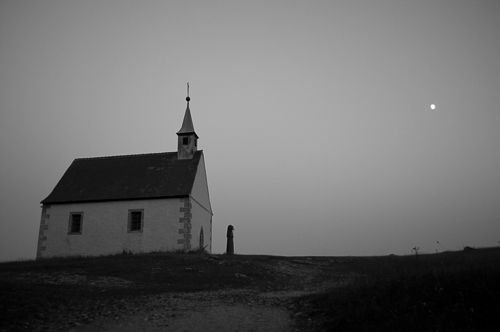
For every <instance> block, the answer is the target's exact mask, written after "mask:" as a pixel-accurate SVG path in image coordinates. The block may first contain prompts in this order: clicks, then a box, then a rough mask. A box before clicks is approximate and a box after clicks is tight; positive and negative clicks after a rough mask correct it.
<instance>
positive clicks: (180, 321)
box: [72, 260, 331, 332]
mask: <svg viewBox="0 0 500 332" xmlns="http://www.w3.org/2000/svg"><path fill="white" fill-rule="evenodd" d="M272 269H273V270H275V272H276V273H279V274H282V275H285V276H289V277H290V279H289V285H288V286H287V287H286V288H285V289H279V290H270V291H266V292H262V291H260V292H259V291H257V290H251V289H243V290H242V289H236V290H235V289H232V290H219V291H209V292H196V293H167V294H159V295H155V296H151V297H149V298H147V299H146V301H143V304H142V305H141V306H142V307H141V308H139V309H138V310H130V312H134V313H133V314H128V315H125V316H115V317H111V318H106V319H101V320H97V321H94V322H92V323H90V324H89V325H85V326H76V327H75V328H73V329H72V331H78V332H88V331H96V330H99V331H130V332H132V331H141V330H142V331H193V332H196V331H209V332H210V331H222V332H224V331H270V332H273V331H296V330H297V329H296V328H295V327H294V322H293V313H292V312H291V311H290V310H289V308H290V305H291V303H292V300H293V298H294V297H298V296H301V295H305V294H310V293H313V292H315V291H318V290H320V289H323V288H324V286H325V285H324V284H321V283H318V282H317V280H315V278H316V277H317V276H318V275H319V274H320V273H321V272H320V268H319V266H318V263H317V262H315V263H312V262H308V261H304V260H297V261H290V262H280V263H279V264H276V265H273V266H272ZM328 286H331V284H329V285H328ZM132 309H133V308H132Z"/></svg>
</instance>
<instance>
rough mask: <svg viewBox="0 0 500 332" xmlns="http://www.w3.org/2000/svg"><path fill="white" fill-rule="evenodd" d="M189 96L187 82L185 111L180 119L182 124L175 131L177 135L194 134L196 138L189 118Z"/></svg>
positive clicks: (191, 120)
mask: <svg viewBox="0 0 500 332" xmlns="http://www.w3.org/2000/svg"><path fill="white" fill-rule="evenodd" d="M190 100H191V98H190V97H189V83H188V84H187V97H186V102H187V106H186V113H185V114H184V120H183V121H182V126H181V129H179V131H178V132H177V135H179V134H194V135H195V136H196V138H198V135H196V133H195V131H194V126H193V119H192V118H191V110H190V109H189V101H190Z"/></svg>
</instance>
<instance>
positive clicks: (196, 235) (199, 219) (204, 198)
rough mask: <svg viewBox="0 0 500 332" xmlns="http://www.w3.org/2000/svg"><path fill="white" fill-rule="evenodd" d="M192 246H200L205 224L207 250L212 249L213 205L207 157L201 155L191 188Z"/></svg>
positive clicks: (196, 247) (194, 247)
mask: <svg viewBox="0 0 500 332" xmlns="http://www.w3.org/2000/svg"><path fill="white" fill-rule="evenodd" d="M190 199H191V214H192V218H191V247H192V249H198V248H199V247H200V245H199V244H200V242H199V240H200V229H201V227H202V226H203V234H204V237H205V241H204V242H205V243H204V244H205V250H207V251H208V252H211V251H212V207H211V205H210V196H209V193H208V183H207V174H206V170H205V158H204V157H203V154H202V155H201V158H200V162H199V163H198V169H197V172H196V177H195V179H194V183H193V189H192V190H191V198H190Z"/></svg>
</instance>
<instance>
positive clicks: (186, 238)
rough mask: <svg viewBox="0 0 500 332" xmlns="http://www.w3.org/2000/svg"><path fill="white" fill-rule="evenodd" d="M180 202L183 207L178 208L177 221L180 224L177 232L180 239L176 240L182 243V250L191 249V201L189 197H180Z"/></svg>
mask: <svg viewBox="0 0 500 332" xmlns="http://www.w3.org/2000/svg"><path fill="white" fill-rule="evenodd" d="M181 202H182V203H183V207H181V208H180V217H179V223H180V224H181V226H180V228H179V234H180V235H181V236H182V238H181V239H179V240H177V244H180V245H182V249H183V250H184V251H189V250H191V237H192V236H191V218H192V214H191V207H192V206H191V202H190V200H189V197H186V198H182V199H181Z"/></svg>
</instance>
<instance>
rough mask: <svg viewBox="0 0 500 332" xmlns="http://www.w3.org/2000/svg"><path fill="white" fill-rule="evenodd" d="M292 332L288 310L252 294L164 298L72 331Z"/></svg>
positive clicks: (183, 295)
mask: <svg viewBox="0 0 500 332" xmlns="http://www.w3.org/2000/svg"><path fill="white" fill-rule="evenodd" d="M96 330H99V331H130V332H132V331H141V330H142V331H209V332H210V331H292V330H293V327H292V321H291V319H290V315H289V313H288V312H287V310H286V307H283V306H280V305H279V304H278V302H276V301H273V300H270V299H269V298H264V297H262V298H261V297H260V296H259V294H256V293H254V292H251V291H214V292H201V293H176V294H164V295H159V296H154V297H152V298H150V300H149V301H148V302H147V304H146V305H145V307H144V309H143V310H139V311H138V312H137V313H135V314H134V315H131V316H126V317H115V318H113V319H106V320H100V321H95V322H93V323H91V324H89V325H85V326H78V327H75V328H73V329H72V331H79V332H87V331H96Z"/></svg>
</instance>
